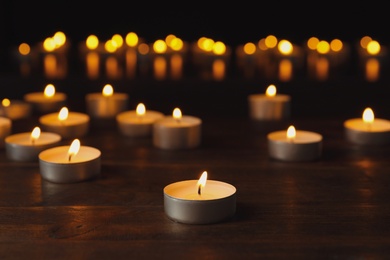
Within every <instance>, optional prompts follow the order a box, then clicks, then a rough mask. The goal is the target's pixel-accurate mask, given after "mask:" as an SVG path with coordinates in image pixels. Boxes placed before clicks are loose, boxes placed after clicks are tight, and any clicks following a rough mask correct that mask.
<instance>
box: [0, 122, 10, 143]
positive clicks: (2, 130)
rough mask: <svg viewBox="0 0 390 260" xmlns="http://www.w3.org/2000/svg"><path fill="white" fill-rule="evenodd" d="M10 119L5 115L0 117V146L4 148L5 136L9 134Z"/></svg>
mask: <svg viewBox="0 0 390 260" xmlns="http://www.w3.org/2000/svg"><path fill="white" fill-rule="evenodd" d="M11 128H12V121H11V119H9V118H6V117H0V148H4V145H5V142H4V140H5V138H6V137H7V136H8V135H10V134H11Z"/></svg>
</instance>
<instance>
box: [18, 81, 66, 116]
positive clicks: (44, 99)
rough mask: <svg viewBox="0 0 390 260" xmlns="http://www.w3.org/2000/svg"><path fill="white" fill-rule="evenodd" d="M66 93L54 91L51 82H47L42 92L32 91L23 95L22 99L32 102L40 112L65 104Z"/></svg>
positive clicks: (55, 108) (51, 110)
mask: <svg viewBox="0 0 390 260" xmlns="http://www.w3.org/2000/svg"><path fill="white" fill-rule="evenodd" d="M66 99H67V95H66V94H65V93H60V92H56V89H55V87H54V85H53V84H47V85H46V87H45V90H44V91H43V92H33V93H28V94H26V95H24V100H25V101H26V102H28V103H30V104H32V106H33V108H34V109H35V110H36V111H38V112H40V113H47V112H53V111H57V110H58V109H60V108H61V107H62V106H64V105H65V103H66Z"/></svg>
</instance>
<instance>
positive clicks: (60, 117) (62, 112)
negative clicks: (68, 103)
mask: <svg viewBox="0 0 390 260" xmlns="http://www.w3.org/2000/svg"><path fill="white" fill-rule="evenodd" d="M68 115H69V110H68V108H67V107H63V108H61V110H60V112H59V113H58V120H60V121H61V122H63V121H65V120H66V119H67V118H68Z"/></svg>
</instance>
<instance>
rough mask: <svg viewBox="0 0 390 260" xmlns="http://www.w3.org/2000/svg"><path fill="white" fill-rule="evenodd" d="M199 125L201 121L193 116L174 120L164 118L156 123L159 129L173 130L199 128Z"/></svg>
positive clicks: (168, 117) (167, 117) (171, 117)
mask: <svg viewBox="0 0 390 260" xmlns="http://www.w3.org/2000/svg"><path fill="white" fill-rule="evenodd" d="M201 123H202V121H201V120H200V119H199V118H197V117H193V116H182V118H180V119H176V118H174V117H173V116H166V117H164V118H163V119H161V120H158V122H156V124H157V125H158V126H159V127H164V128H173V129H175V128H188V127H193V126H199V125H200V124H201Z"/></svg>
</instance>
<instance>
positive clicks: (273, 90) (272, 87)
mask: <svg viewBox="0 0 390 260" xmlns="http://www.w3.org/2000/svg"><path fill="white" fill-rule="evenodd" d="M265 94H266V95H267V97H274V96H275V95H276V86H275V85H273V84H271V85H269V86H268V88H267V90H266V91H265Z"/></svg>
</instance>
